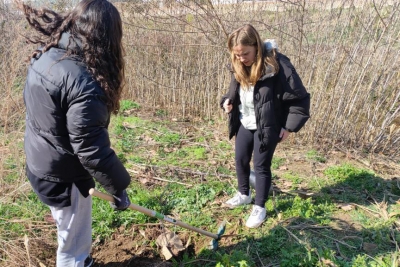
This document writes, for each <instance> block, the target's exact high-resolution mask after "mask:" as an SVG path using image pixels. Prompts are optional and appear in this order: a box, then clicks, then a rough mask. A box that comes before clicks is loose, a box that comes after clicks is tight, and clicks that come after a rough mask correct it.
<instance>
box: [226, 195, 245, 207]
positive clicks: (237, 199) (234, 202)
mask: <svg viewBox="0 0 400 267" xmlns="http://www.w3.org/2000/svg"><path fill="white" fill-rule="evenodd" d="M250 203H251V192H249V195H248V196H246V195H243V194H242V193H240V192H237V193H236V194H235V195H234V196H233V198H231V199H229V200H228V201H226V202H225V204H226V205H228V206H231V207H237V206H240V205H246V204H250Z"/></svg>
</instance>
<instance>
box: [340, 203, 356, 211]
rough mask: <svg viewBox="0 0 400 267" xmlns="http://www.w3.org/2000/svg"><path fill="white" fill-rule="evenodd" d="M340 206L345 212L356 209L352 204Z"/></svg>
mask: <svg viewBox="0 0 400 267" xmlns="http://www.w3.org/2000/svg"><path fill="white" fill-rule="evenodd" d="M339 206H340V208H341V209H342V210H344V211H350V210H352V209H353V208H354V206H353V205H351V204H343V205H339Z"/></svg>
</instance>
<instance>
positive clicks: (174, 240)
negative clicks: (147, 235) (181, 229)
mask: <svg viewBox="0 0 400 267" xmlns="http://www.w3.org/2000/svg"><path fill="white" fill-rule="evenodd" d="M156 244H157V245H158V246H160V247H168V248H170V250H169V251H170V252H172V253H173V255H175V256H177V255H178V254H179V252H181V251H183V250H185V247H184V246H183V244H182V241H181V240H180V239H179V236H178V235H176V234H175V233H172V232H169V233H163V234H161V235H159V236H158V237H157V239H156Z"/></svg>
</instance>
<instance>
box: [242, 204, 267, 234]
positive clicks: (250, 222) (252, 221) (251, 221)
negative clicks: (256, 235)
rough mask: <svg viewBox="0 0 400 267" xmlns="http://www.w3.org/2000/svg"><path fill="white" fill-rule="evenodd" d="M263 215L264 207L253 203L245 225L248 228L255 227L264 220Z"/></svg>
mask: <svg viewBox="0 0 400 267" xmlns="http://www.w3.org/2000/svg"><path fill="white" fill-rule="evenodd" d="M265 216H266V211H265V208H261V207H260V206H257V205H254V206H253V210H252V212H251V214H250V217H249V218H248V219H247V221H246V226H247V227H248V228H257V227H258V226H260V225H261V224H262V223H263V222H264V220H265Z"/></svg>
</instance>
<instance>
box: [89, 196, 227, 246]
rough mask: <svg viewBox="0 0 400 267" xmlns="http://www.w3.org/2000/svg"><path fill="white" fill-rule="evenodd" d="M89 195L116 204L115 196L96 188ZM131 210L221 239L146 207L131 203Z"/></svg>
mask: <svg viewBox="0 0 400 267" xmlns="http://www.w3.org/2000/svg"><path fill="white" fill-rule="evenodd" d="M89 194H91V195H92V196H95V197H98V198H101V199H103V200H107V201H109V202H114V198H113V196H111V195H109V194H105V193H102V192H100V191H97V190H96V189H94V188H91V189H90V190H89ZM129 208H130V209H131V210H136V211H139V212H141V213H143V214H146V215H147V216H150V217H155V218H158V219H160V220H164V221H167V222H170V223H172V224H175V225H178V226H180V227H183V228H186V229H189V230H192V231H195V232H197V233H200V234H202V235H205V236H208V237H212V238H214V239H219V236H218V235H217V234H213V233H210V232H207V231H205V230H203V229H200V228H197V227H194V226H191V225H189V224H186V223H184V222H181V221H178V220H175V219H173V218H170V217H168V216H166V215H164V214H161V213H159V212H156V211H154V210H149V209H147V208H144V207H142V206H139V205H136V204H133V203H131V204H130V205H129Z"/></svg>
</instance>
